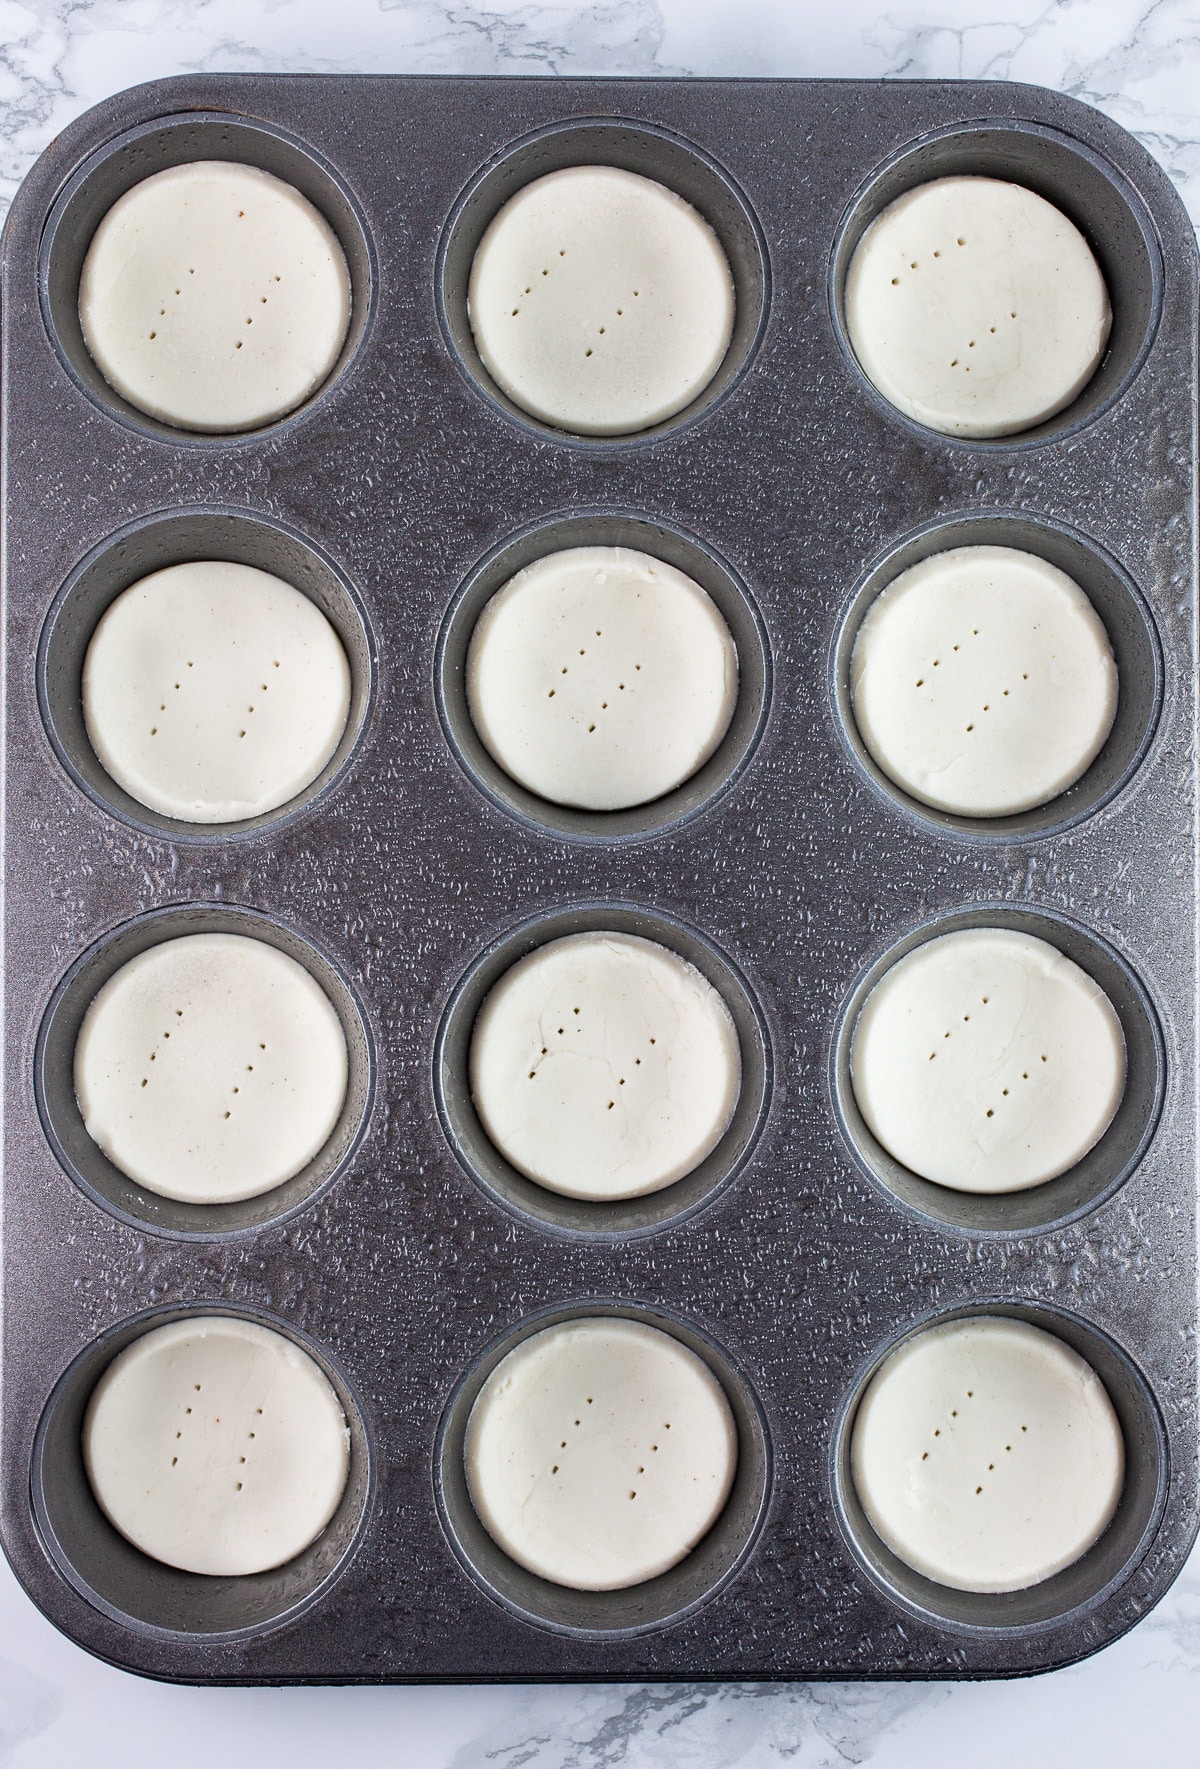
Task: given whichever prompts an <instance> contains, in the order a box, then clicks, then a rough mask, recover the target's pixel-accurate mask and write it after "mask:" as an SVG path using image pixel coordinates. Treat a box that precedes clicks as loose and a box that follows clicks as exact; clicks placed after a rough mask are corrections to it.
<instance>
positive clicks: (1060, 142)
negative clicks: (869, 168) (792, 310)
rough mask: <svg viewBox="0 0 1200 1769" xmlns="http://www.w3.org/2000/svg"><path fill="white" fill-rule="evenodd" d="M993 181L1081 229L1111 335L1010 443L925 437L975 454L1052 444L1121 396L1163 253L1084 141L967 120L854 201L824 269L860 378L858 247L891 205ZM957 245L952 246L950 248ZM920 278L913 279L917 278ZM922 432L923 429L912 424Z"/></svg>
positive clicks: (1147, 340) (1144, 335)
mask: <svg viewBox="0 0 1200 1769" xmlns="http://www.w3.org/2000/svg"><path fill="white" fill-rule="evenodd" d="M964 177H965V178H993V179H1000V180H1003V181H1005V182H1007V183H1010V184H1018V185H1022V186H1024V187H1025V189H1027V190H1031V191H1033V192H1034V193H1035V194H1036V195H1038V196H1040V197H1043V198H1045V200H1046V201H1047V202H1048V203H1051V204H1053V205H1054V207H1055V208H1057V209H1059V210H1060V211H1061V212H1062V213H1063V214H1064V215H1065V216H1066V217H1067V218H1068V220H1069V221H1072V222H1073V223H1074V225H1075V226H1076V227H1077V228H1078V229H1079V231H1080V233H1081V234H1082V235H1083V237H1084V239H1085V240H1086V242H1087V244H1088V246H1090V248H1091V250H1092V252H1093V254H1094V255H1095V258H1096V261H1097V263H1098V264H1099V266H1100V270H1101V272H1102V274H1103V277H1104V281H1105V283H1106V285H1107V288H1108V298H1109V301H1110V303H1111V307H1112V329H1111V331H1110V333H1109V336H1108V343H1107V348H1106V349H1105V351H1104V354H1103V357H1102V358H1101V361H1100V365H1099V367H1098V368H1097V370H1096V372H1095V373H1094V374H1093V375H1092V376H1091V378H1090V379H1089V380H1088V381H1087V383H1086V385H1085V386H1084V387H1083V388H1082V389H1081V390H1080V392H1079V393H1078V394H1077V396H1076V397H1075V398H1074V399H1072V400H1071V402H1070V404H1068V405H1066V406H1064V407H1063V408H1062V409H1061V410H1060V411H1058V412H1056V413H1055V414H1054V415H1053V416H1051V417H1048V418H1046V419H1045V420H1044V421H1043V422H1041V423H1039V424H1035V425H1034V426H1032V427H1031V428H1030V429H1027V430H1022V431H1020V432H1019V433H1018V434H1015V435H1011V436H1001V437H997V438H995V439H989V438H983V437H971V438H969V439H968V438H966V437H961V438H957V437H954V436H952V435H945V434H943V433H941V432H938V431H929V430H925V431H924V434H925V435H926V436H936V437H937V439H938V442H939V443H942V442H945V443H947V444H951V445H953V444H958V445H960V446H961V445H963V444H965V445H966V446H968V447H970V448H973V449H998V448H1014V447H1021V446H1022V445H1026V444H1029V443H1038V442H1045V441H1050V440H1052V439H1053V438H1055V437H1058V436H1062V435H1064V434H1066V433H1067V432H1068V431H1071V430H1074V429H1076V428H1078V426H1079V425H1080V424H1083V423H1086V422H1088V421H1090V420H1091V419H1092V418H1095V417H1098V416H1099V415H1100V413H1101V412H1103V411H1105V410H1106V409H1107V408H1108V407H1109V406H1110V405H1111V404H1112V403H1113V401H1114V400H1116V399H1118V398H1119V397H1120V395H1121V394H1122V393H1123V392H1124V390H1125V388H1126V387H1127V386H1128V385H1129V384H1130V382H1131V381H1132V380H1133V378H1134V376H1135V375H1136V373H1137V371H1138V369H1139V368H1140V367H1141V365H1142V363H1143V361H1144V360H1145V357H1146V353H1147V352H1148V350H1149V348H1150V345H1151V343H1152V342H1153V339H1154V333H1155V330H1156V328H1157V325H1158V320H1159V313H1160V308H1161V304H1162V280H1163V272H1162V254H1161V251H1160V248H1159V244H1158V238H1157V235H1156V233H1155V229H1154V224H1153V222H1152V221H1151V219H1150V216H1149V214H1148V213H1147V211H1146V208H1145V205H1144V204H1143V202H1142V199H1141V197H1140V196H1139V194H1138V193H1137V191H1136V190H1135V189H1134V188H1133V185H1132V184H1131V183H1130V182H1129V180H1128V179H1127V178H1125V177H1124V175H1123V174H1122V173H1121V172H1120V171H1118V169H1117V168H1116V167H1115V166H1113V165H1111V164H1110V163H1109V162H1108V161H1107V160H1106V159H1104V158H1103V157H1102V156H1101V155H1100V154H1098V153H1096V152H1095V151H1094V150H1093V149H1092V148H1090V147H1088V146H1086V145H1085V144H1084V143H1083V142H1081V141H1077V140H1074V139H1073V138H1072V137H1070V136H1067V135H1064V134H1061V133H1060V132H1059V131H1058V130H1056V129H1050V128H1047V127H1045V126H1044V125H1039V124H1036V123H1031V122H1022V121H1013V122H1010V123H1006V124H999V123H972V124H968V125H966V126H958V127H951V128H947V129H942V130H938V131H937V132H936V133H933V134H930V135H928V136H926V137H925V138H924V139H923V140H920V141H917V142H913V143H910V144H909V146H907V147H904V148H902V149H901V150H900V151H899V152H898V153H897V154H895V155H894V156H893V157H892V158H891V159H890V160H888V161H886V162H885V164H884V165H883V166H881V167H880V168H879V169H878V170H877V171H876V172H875V173H873V175H872V176H871V178H870V179H869V180H868V181H867V183H866V184H865V185H864V187H863V188H862V189H861V190H860V191H859V192H858V194H857V196H856V197H855V198H854V200H853V201H852V203H851V204H850V207H849V209H848V210H847V212H846V215H845V217H844V218H843V221H842V224H841V227H840V229H839V231H838V236H837V240H836V242H835V245H834V250H833V256H832V261H831V264H830V280H829V294H830V303H831V306H832V310H833V317H834V325H835V327H836V329H837V331H838V335H839V337H840V339H841V342H842V344H843V347H844V348H845V350H846V353H847V355H848V356H849V357H850V359H851V361H852V362H853V363H854V366H855V369H856V370H857V371H858V372H859V373H860V374H862V370H861V368H860V367H859V364H858V361H857V358H856V357H855V354H854V347H853V344H852V342H851V339H850V334H849V330H848V328H847V322H846V309H845V299H846V279H847V274H848V272H849V269H850V263H851V260H852V258H853V256H854V252H855V248H856V247H857V246H858V243H859V241H860V240H861V239H862V237H863V235H864V234H865V233H866V231H867V229H868V227H870V225H871V223H872V222H873V221H874V220H875V219H876V217H877V216H879V215H881V214H882V213H883V211H884V210H885V209H886V208H887V207H888V205H889V204H890V203H893V202H894V201H895V200H896V199H897V198H898V197H900V196H903V195H904V194H905V193H906V192H908V191H911V190H914V189H915V188H916V187H917V186H918V185H924V184H929V183H932V182H933V181H934V180H935V179H940V178H964ZM954 243H955V245H957V241H955V242H954ZM918 274H919V273H918ZM863 385H864V389H865V390H866V391H867V392H868V393H869V397H870V398H871V399H872V400H873V401H877V402H878V403H879V404H880V405H882V406H883V407H884V409H886V410H887V411H888V412H889V413H890V414H891V415H892V417H893V418H894V419H895V420H896V422H897V423H900V424H906V425H909V424H913V423H914V420H913V419H911V418H908V417H905V416H904V415H903V414H902V413H901V412H900V411H899V410H898V409H897V408H896V406H894V405H892V404H891V403H890V401H888V400H886V399H885V397H884V395H882V394H880V393H878V392H876V390H875V388H874V387H873V386H872V385H871V383H870V382H869V381H868V380H867V377H866V376H865V375H863ZM918 428H922V429H923V428H924V427H923V426H918Z"/></svg>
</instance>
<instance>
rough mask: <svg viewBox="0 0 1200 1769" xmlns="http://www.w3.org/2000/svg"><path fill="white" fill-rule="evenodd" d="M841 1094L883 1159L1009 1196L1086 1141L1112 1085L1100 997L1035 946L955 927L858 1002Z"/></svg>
mask: <svg viewBox="0 0 1200 1769" xmlns="http://www.w3.org/2000/svg"><path fill="white" fill-rule="evenodd" d="M850 1069H851V1078H852V1083H853V1088H854V1097H855V1099H856V1101H857V1102H858V1107H859V1110H860V1111H861V1112H862V1115H863V1117H864V1119H865V1120H866V1122H867V1125H868V1127H869V1128H870V1129H871V1131H872V1132H873V1133H874V1135H875V1136H876V1138H877V1139H878V1140H879V1142H880V1143H882V1145H883V1147H884V1148H885V1149H886V1150H887V1151H888V1153H889V1154H890V1155H892V1156H894V1157H895V1159H896V1160H897V1161H899V1162H900V1163H901V1164H902V1165H903V1166H905V1167H907V1168H909V1169H910V1171H912V1172H913V1173H917V1174H919V1175H920V1176H921V1177H922V1178H923V1179H929V1180H932V1181H933V1182H934V1183H935V1184H937V1185H943V1186H947V1187H949V1188H950V1189H952V1190H954V1191H962V1192H993V1193H998V1192H1016V1191H1026V1190H1028V1189H1029V1188H1030V1187H1031V1186H1037V1185H1041V1184H1043V1183H1044V1182H1045V1181H1046V1180H1050V1179H1054V1178H1055V1177H1056V1176H1057V1175H1058V1174H1060V1173H1065V1172H1066V1171H1067V1170H1068V1169H1069V1168H1071V1167H1073V1166H1074V1165H1075V1164H1076V1162H1078V1161H1080V1160H1082V1158H1083V1156H1084V1155H1086V1154H1087V1152H1088V1150H1089V1149H1090V1148H1092V1147H1093V1146H1094V1144H1096V1143H1097V1142H1099V1140H1100V1138H1101V1137H1102V1136H1103V1135H1104V1132H1105V1131H1106V1130H1107V1129H1108V1126H1109V1125H1110V1124H1111V1122H1112V1120H1113V1117H1114V1115H1115V1114H1116V1110H1117V1107H1118V1106H1119V1105H1120V1103H1121V1095H1122V1093H1123V1092H1124V1088H1125V1039H1124V1035H1123V1033H1122V1031H1121V1022H1120V1020H1119V1018H1118V1017H1117V1013H1116V1010H1115V1009H1114V1007H1113V1005H1112V1003H1111V1002H1110V1001H1109V999H1108V996H1107V995H1106V994H1105V993H1104V991H1103V990H1102V989H1101V988H1100V986H1099V984H1098V983H1097V982H1095V980H1094V979H1093V978H1092V977H1090V976H1088V974H1087V973H1086V971H1083V970H1081V969H1080V968H1079V966H1078V965H1077V964H1073V963H1072V961H1071V960H1070V959H1069V958H1067V957H1065V956H1064V954H1063V953H1061V952H1060V951H1058V949H1057V948H1056V947H1054V946H1051V945H1049V944H1048V942H1047V941H1045V940H1039V939H1036V938H1035V937H1034V936H1033V935H1031V934H1025V933H1019V932H1017V931H1016V930H1015V929H1011V928H968V929H963V930H961V931H958V932H955V933H950V934H942V935H940V936H938V937H936V938H934V939H931V940H927V941H926V942H925V943H924V944H923V945H921V946H917V947H915V948H914V949H913V950H912V951H911V952H908V953H906V954H905V956H904V957H903V958H901V959H898V960H897V962H896V963H895V964H894V965H892V967H891V969H890V970H888V971H886V972H885V973H884V975H883V977H882V978H881V979H880V981H879V982H878V983H877V984H876V985H875V988H874V989H873V990H872V991H871V993H870V995H869V996H868V997H867V1000H866V1003H865V1005H864V1007H863V1009H862V1012H861V1014H860V1015H859V1018H858V1023H857V1025H856V1026H855V1029H854V1035H853V1044H852V1048H851V1058H850Z"/></svg>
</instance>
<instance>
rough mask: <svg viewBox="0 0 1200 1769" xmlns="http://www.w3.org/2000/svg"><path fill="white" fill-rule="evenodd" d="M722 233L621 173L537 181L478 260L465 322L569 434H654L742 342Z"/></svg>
mask: <svg viewBox="0 0 1200 1769" xmlns="http://www.w3.org/2000/svg"><path fill="white" fill-rule="evenodd" d="M733 311H734V292H733V278H732V276H731V275H730V271H729V263H728V260H727V259H726V257H725V253H724V251H723V250H722V247H721V243H720V241H719V240H718V239H717V236H716V234H715V233H714V232H713V230H712V228H711V227H710V226H709V224H708V222H707V221H705V219H704V217H703V216H702V215H700V214H699V213H698V212H697V211H696V210H695V209H694V208H693V207H692V206H691V204H690V203H687V202H685V201H684V199H683V198H682V197H680V196H677V195H676V194H675V192H674V191H672V190H667V189H666V188H665V186H663V185H661V184H657V183H655V181H654V180H653V179H651V178H643V177H641V176H639V174H638V173H636V172H625V171H621V170H620V169H618V168H617V167H615V166H569V167H567V168H566V169H565V170H563V171H560V172H550V173H548V174H547V175H546V176H545V177H544V178H537V179H535V180H534V181H533V183H532V184H527V185H526V186H525V187H524V189H523V190H519V191H518V192H517V194H516V196H514V197H511V198H510V199H509V201H508V202H507V203H505V205H504V207H503V208H502V209H501V210H500V212H499V213H498V214H497V215H496V216H495V217H494V219H493V220H492V222H491V224H490V225H489V227H488V229H487V232H486V233H485V234H484V236H483V238H482V240H481V241H480V243H479V246H478V248H477V250H476V253H475V258H474V262H473V263H472V266H471V277H470V284H469V289H468V312H469V315H470V321H471V330H472V331H473V333H474V335H475V343H476V346H477V347H478V350H479V354H480V356H481V358H482V359H483V363H484V366H485V368H486V369H487V370H488V373H489V374H490V375H491V376H492V378H493V379H494V380H495V382H496V383H497V385H498V386H499V387H501V388H502V389H503V391H504V392H505V393H507V394H508V396H509V398H510V399H511V400H513V402H514V403H515V404H516V405H519V406H520V407H521V409H522V411H527V412H529V413H531V414H532V415H533V416H534V417H535V418H541V419H543V420H544V422H546V423H547V424H553V425H556V426H557V427H558V428H559V429H562V430H573V431H577V432H579V433H581V434H584V435H597V436H613V435H620V434H622V433H626V432H631V431H637V430H645V429H647V428H648V427H649V426H650V425H652V424H658V423H661V422H663V420H664V419H666V418H670V417H673V416H674V414H675V413H676V412H679V411H682V410H683V408H684V406H686V405H690V404H691V402H692V400H693V399H696V398H697V397H698V396H699V395H700V394H701V393H703V391H704V389H705V388H706V387H707V386H708V384H709V382H710V381H711V380H712V378H713V376H714V375H715V374H716V372H717V370H718V369H719V368H720V366H721V363H722V362H723V361H724V358H725V353H726V351H727V350H728V348H729V340H730V338H731V337H732V335H733Z"/></svg>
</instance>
